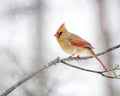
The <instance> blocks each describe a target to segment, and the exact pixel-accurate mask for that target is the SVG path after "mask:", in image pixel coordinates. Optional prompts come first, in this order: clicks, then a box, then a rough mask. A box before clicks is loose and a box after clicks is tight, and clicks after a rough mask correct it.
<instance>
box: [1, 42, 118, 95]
mask: <svg viewBox="0 0 120 96" xmlns="http://www.w3.org/2000/svg"><path fill="white" fill-rule="evenodd" d="M117 48H120V44H118V45H117V46H114V47H111V48H109V49H107V50H106V51H103V52H101V53H98V54H96V55H97V56H100V55H104V54H106V53H108V52H110V51H113V50H115V49H117ZM90 58H92V56H86V57H81V58H80V60H86V59H90ZM70 60H79V58H78V57H73V58H63V59H61V58H59V57H57V58H55V59H54V60H52V61H51V62H49V63H48V64H46V65H44V66H43V67H42V68H40V69H39V70H37V71H35V72H33V73H31V74H29V75H28V76H26V77H24V78H23V79H21V80H20V81H18V82H17V83H16V84H14V85H13V86H11V87H10V88H8V89H7V90H6V91H5V92H3V93H2V94H1V95H0V96H7V95H8V94H9V93H11V92H12V91H13V90H15V89H16V88H17V87H19V86H20V85H21V84H23V83H25V82H26V81H27V80H29V79H31V78H32V77H34V76H35V75H37V74H38V73H39V72H41V71H43V70H45V69H47V68H49V67H50V66H52V65H56V64H58V63H62V64H65V65H67V66H69V67H72V68H75V69H79V70H83V71H86V72H92V73H96V74H100V75H102V76H103V77H106V78H111V79H120V74H116V73H115V71H119V70H120V67H119V66H117V67H115V68H113V69H110V70H107V71H95V70H89V69H85V68H81V67H78V66H75V65H71V64H69V63H67V62H66V61H70ZM109 72H112V73H113V75H108V74H106V73H109Z"/></svg>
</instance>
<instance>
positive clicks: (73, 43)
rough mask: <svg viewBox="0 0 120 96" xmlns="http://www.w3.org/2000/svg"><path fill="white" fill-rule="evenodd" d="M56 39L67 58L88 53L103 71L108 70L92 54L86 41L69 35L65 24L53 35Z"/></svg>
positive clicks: (90, 47)
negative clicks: (67, 55)
mask: <svg viewBox="0 0 120 96" xmlns="http://www.w3.org/2000/svg"><path fill="white" fill-rule="evenodd" d="M54 36H55V37H56V39H57V42H58V44H59V45H60V47H61V49H62V50H63V51H64V52H66V53H68V54H71V55H70V56H69V57H73V56H74V55H77V57H79V56H80V54H81V53H84V52H86V53H88V54H89V55H91V56H93V57H94V58H95V59H96V60H97V61H98V62H99V63H100V64H101V66H102V67H103V68H104V70H105V71H107V70H108V68H107V67H106V65H105V64H104V63H103V62H102V61H101V60H100V59H99V58H98V56H97V55H96V54H95V53H94V51H93V50H92V49H94V48H93V46H92V45H91V44H90V43H89V42H88V41H86V40H84V39H82V38H81V37H80V36H78V35H76V34H74V33H71V32H69V31H68V30H67V28H66V27H65V23H63V24H62V25H61V26H60V27H59V28H58V30H57V32H56V33H55V34H54Z"/></svg>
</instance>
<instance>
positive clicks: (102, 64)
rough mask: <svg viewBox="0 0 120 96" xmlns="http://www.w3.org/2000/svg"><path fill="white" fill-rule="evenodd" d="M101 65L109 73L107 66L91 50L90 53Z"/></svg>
mask: <svg viewBox="0 0 120 96" xmlns="http://www.w3.org/2000/svg"><path fill="white" fill-rule="evenodd" d="M88 52H89V53H90V54H91V55H92V56H93V57H94V58H95V59H96V60H97V61H98V62H99V63H100V64H101V66H102V67H103V68H104V69H105V70H106V71H108V68H107V67H106V66H105V64H104V63H103V62H102V61H101V60H100V59H99V58H98V57H97V55H96V54H95V53H94V52H93V51H92V49H90V50H89V51H88Z"/></svg>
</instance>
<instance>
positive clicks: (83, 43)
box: [68, 38, 93, 48]
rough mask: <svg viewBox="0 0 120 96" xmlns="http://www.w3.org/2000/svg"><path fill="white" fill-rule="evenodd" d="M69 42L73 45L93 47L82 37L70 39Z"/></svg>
mask: <svg viewBox="0 0 120 96" xmlns="http://www.w3.org/2000/svg"><path fill="white" fill-rule="evenodd" d="M68 42H69V43H70V44H71V45H72V46H77V47H88V48H93V47H92V45H91V44H90V43H88V42H87V41H85V40H83V39H81V38H77V39H76V38H72V39H68Z"/></svg>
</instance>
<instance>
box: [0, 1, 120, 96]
mask: <svg viewBox="0 0 120 96" xmlns="http://www.w3.org/2000/svg"><path fill="white" fill-rule="evenodd" d="M0 7H1V8H0V94H2V93H3V92H4V91H5V90H6V89H7V88H9V87H10V86H12V85H13V84H15V83H16V82H17V81H19V80H21V79H22V78H24V76H27V74H29V73H32V72H34V71H35V70H37V69H39V68H41V66H43V65H45V64H47V63H48V62H49V61H51V60H53V59H54V58H56V57H57V56H60V57H61V58H64V57H67V56H69V55H68V54H66V53H64V52H63V51H62V50H61V49H60V47H59V45H58V43H57V42H56V39H55V37H54V36H53V34H54V33H55V32H56V31H57V29H58V28H59V26H60V25H61V24H62V23H64V22H65V24H66V28H67V29H68V30H69V31H70V32H73V33H75V34H78V35H80V36H81V37H82V38H84V39H85V40H87V41H89V42H90V43H91V44H92V45H93V46H94V48H95V50H94V51H95V52H96V53H98V52H102V51H104V50H106V49H108V48H110V47H112V46H115V45H117V44H119V43H120V42H119V41H120V0H0ZM83 55H84V54H83ZM119 58H120V49H117V50H115V51H112V52H110V53H107V54H106V55H104V56H100V59H101V60H102V61H103V62H104V63H105V64H106V65H107V66H108V67H109V68H112V67H114V66H115V64H120V63H119ZM69 63H71V64H74V65H79V66H81V67H84V68H88V69H94V70H103V69H102V68H101V66H100V65H99V63H98V62H97V61H96V60H95V59H90V60H85V61H80V62H78V61H74V62H69ZM119 94H120V80H112V79H106V78H104V77H102V76H100V75H98V74H93V73H88V72H84V71H80V70H76V69H74V68H70V67H68V66H65V65H63V64H58V65H56V66H52V67H50V68H49V69H46V70H44V71H42V72H41V73H39V74H38V75H37V76H35V77H34V78H32V79H30V80H29V81H27V82H25V83H24V84H23V85H21V86H20V87H18V88H17V89H15V90H14V91H13V92H12V93H10V94H9V95H8V96H119Z"/></svg>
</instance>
